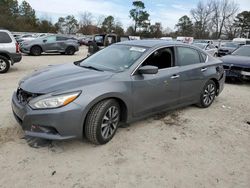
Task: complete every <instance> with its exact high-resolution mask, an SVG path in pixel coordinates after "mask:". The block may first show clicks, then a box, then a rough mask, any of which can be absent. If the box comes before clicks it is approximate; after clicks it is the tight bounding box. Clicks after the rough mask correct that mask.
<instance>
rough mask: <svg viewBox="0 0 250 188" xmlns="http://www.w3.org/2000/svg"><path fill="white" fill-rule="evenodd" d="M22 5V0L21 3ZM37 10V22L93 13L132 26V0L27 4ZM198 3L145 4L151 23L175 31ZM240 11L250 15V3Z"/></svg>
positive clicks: (36, 0)
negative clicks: (181, 19)
mask: <svg viewBox="0 0 250 188" xmlns="http://www.w3.org/2000/svg"><path fill="white" fill-rule="evenodd" d="M18 1H19V2H22V0H18ZM26 1H27V2H28V3H29V4H30V5H31V6H32V8H33V9H35V10H36V14H37V17H38V18H46V19H49V20H51V21H52V22H54V23H55V22H56V21H57V20H58V17H65V16H67V15H74V16H75V17H76V18H77V19H79V15H80V14H81V13H83V12H85V11H88V12H91V13H92V14H93V16H94V18H98V17H101V16H103V17H105V16H108V15H112V16H114V17H115V18H117V19H118V20H119V21H120V22H121V23H122V25H123V27H124V28H127V27H129V26H130V25H132V24H133V21H132V20H131V19H130V18H129V10H130V9H132V2H133V0H70V1H69V0H26ZM198 1H199V0H143V2H144V4H145V7H146V10H147V11H148V12H149V14H150V22H151V24H154V23H155V22H161V23H162V25H163V27H164V28H167V27H168V28H171V29H172V30H174V29H175V24H176V23H177V22H178V19H179V18H180V17H182V16H183V15H188V16H190V10H191V9H192V8H195V7H196V5H197V3H198ZM236 2H237V3H238V4H239V7H240V11H243V10H247V11H250V0H237V1H236Z"/></svg>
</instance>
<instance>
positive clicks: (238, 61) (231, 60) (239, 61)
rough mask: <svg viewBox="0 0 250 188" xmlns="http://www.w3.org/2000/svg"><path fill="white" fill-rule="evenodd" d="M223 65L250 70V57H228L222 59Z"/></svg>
mask: <svg viewBox="0 0 250 188" xmlns="http://www.w3.org/2000/svg"><path fill="white" fill-rule="evenodd" d="M221 60H222V61H223V64H230V65H236V66H241V67H246V68H250V57H246V56H237V55H227V56H224V57H222V58H221Z"/></svg>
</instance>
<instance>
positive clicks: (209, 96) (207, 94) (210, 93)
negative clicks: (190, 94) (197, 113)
mask: <svg viewBox="0 0 250 188" xmlns="http://www.w3.org/2000/svg"><path fill="white" fill-rule="evenodd" d="M214 97H215V87H214V85H213V84H209V85H208V86H207V88H206V89H205V91H204V94H203V102H204V103H205V105H209V104H211V103H212V102H213V100H214Z"/></svg>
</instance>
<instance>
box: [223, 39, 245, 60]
mask: <svg viewBox="0 0 250 188" xmlns="http://www.w3.org/2000/svg"><path fill="white" fill-rule="evenodd" d="M240 46H241V45H240V44H239V43H236V42H225V43H222V44H221V46H220V48H219V50H218V56H219V57H221V56H224V55H228V54H231V53H232V52H233V51H234V50H236V49H237V48H239V47H240Z"/></svg>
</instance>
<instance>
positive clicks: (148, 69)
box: [138, 65, 158, 74]
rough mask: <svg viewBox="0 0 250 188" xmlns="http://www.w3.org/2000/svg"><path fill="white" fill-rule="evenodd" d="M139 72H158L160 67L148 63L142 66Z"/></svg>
mask: <svg viewBox="0 0 250 188" xmlns="http://www.w3.org/2000/svg"><path fill="white" fill-rule="evenodd" d="M138 72H139V73H140V74H156V73H158V67H156V66H151V65H146V66H143V67H140V68H139V70H138Z"/></svg>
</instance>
